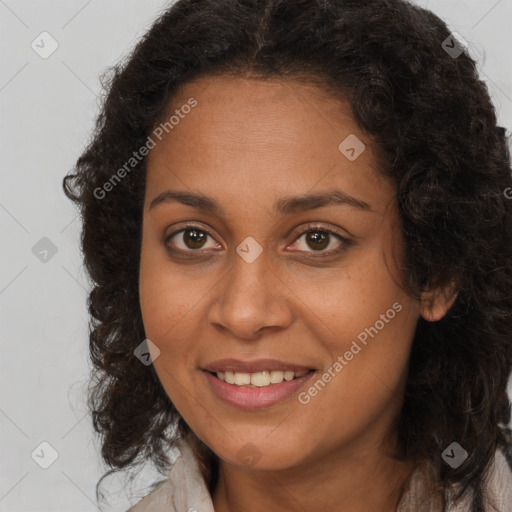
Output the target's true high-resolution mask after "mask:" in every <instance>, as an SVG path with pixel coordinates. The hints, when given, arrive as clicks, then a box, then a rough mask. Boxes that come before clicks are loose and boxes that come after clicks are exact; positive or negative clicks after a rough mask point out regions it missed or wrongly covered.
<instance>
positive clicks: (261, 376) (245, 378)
mask: <svg viewBox="0 0 512 512" xmlns="http://www.w3.org/2000/svg"><path fill="white" fill-rule="evenodd" d="M312 371H313V370H305V371H300V372H293V371H280V370H272V371H262V372H254V373H246V372H220V371H219V372H209V373H211V374H212V375H214V376H215V377H217V378H218V379H219V380H221V381H222V382H226V383H227V384H233V385H235V386H240V387H246V388H263V387H269V386H272V385H274V384H281V383H282V382H285V381H291V380H296V379H299V378H300V377H303V376H304V375H306V374H307V373H310V372H312Z"/></svg>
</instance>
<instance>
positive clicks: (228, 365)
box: [203, 359, 312, 373]
mask: <svg viewBox="0 0 512 512" xmlns="http://www.w3.org/2000/svg"><path fill="white" fill-rule="evenodd" d="M203 370H206V371H209V372H238V373H255V372H262V371H265V370H266V371H272V370H280V371H290V372H302V371H306V370H312V368H311V367H310V366H304V365H300V364H295V363H288V362H286V361H280V360H278V359H253V360H251V361H241V360H240V359H218V360H217V361H213V362H211V363H208V364H207V365H205V366H203Z"/></svg>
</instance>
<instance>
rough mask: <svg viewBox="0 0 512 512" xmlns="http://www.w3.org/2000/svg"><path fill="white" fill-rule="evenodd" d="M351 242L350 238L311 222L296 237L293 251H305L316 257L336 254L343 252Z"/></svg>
mask: <svg viewBox="0 0 512 512" xmlns="http://www.w3.org/2000/svg"><path fill="white" fill-rule="evenodd" d="M351 243H352V242H351V240H350V239H348V238H345V237H344V236H341V235H340V234H339V233H336V232H335V231H332V230H330V229H327V228H324V227H320V226H315V225H311V224H310V225H307V226H306V228H305V229H304V230H302V232H300V233H299V234H298V235H297V237H296V238H295V242H294V243H293V246H294V251H293V252H299V253H300V252H303V253H305V254H306V255H312V256H314V257H322V256H326V257H327V256H334V255H336V254H339V253H341V252H343V251H344V250H345V249H346V248H348V246H349V245H350V244H351ZM314 253H318V254H314Z"/></svg>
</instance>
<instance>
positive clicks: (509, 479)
mask: <svg viewBox="0 0 512 512" xmlns="http://www.w3.org/2000/svg"><path fill="white" fill-rule="evenodd" d="M486 491H487V492H486V495H487V496H489V500H490V502H491V504H492V505H494V507H495V508H496V511H498V512H510V511H511V510H512V456H506V455H505V454H504V453H503V452H502V451H501V450H497V451H496V455H495V457H494V461H493V464H492V467H491V469H490V471H489V475H488V478H487V486H486ZM491 510H492V509H491Z"/></svg>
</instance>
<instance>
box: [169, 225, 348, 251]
mask: <svg viewBox="0 0 512 512" xmlns="http://www.w3.org/2000/svg"><path fill="white" fill-rule="evenodd" d="M189 230H196V231H200V232H201V233H205V234H206V236H207V237H210V238H212V239H213V240H215V238H214V237H213V236H212V235H211V234H210V232H209V231H208V230H206V229H203V228H201V227H200V226H198V225H196V224H186V225H185V226H183V227H182V228H181V229H179V230H177V231H174V232H172V233H171V234H170V235H168V236H166V237H165V240H164V243H165V246H166V247H167V250H168V251H169V252H171V253H173V254H176V253H178V252H179V253H182V254H183V253H201V252H202V253H203V254H204V253H205V252H206V251H207V250H203V251H202V250H201V249H188V250H184V249H173V248H171V247H169V240H170V239H171V238H173V237H174V236H176V235H178V234H179V233H183V232H185V231H189ZM310 232H316V233H325V234H328V235H329V236H334V237H336V238H337V239H338V240H339V241H340V242H341V243H340V246H339V247H338V248H337V249H334V250H332V249H331V250H330V251H324V252H321V251H319V252H318V253H317V254H315V251H312V252H310V251H298V252H306V254H309V255H310V256H308V257H313V258H322V257H332V256H335V255H338V254H341V253H342V252H344V251H345V250H346V249H347V248H348V246H350V245H351V243H352V240H350V239H348V238H346V237H344V236H342V235H340V234H339V233H338V232H336V231H333V230H331V229H327V228H325V227H323V226H319V225H317V224H307V225H306V226H304V228H303V229H302V230H301V231H300V232H299V233H297V234H296V236H295V238H294V242H296V241H297V240H298V239H299V238H300V237H302V236H303V235H304V234H307V233H310ZM217 243H218V242H217ZM329 243H330V240H329Z"/></svg>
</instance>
